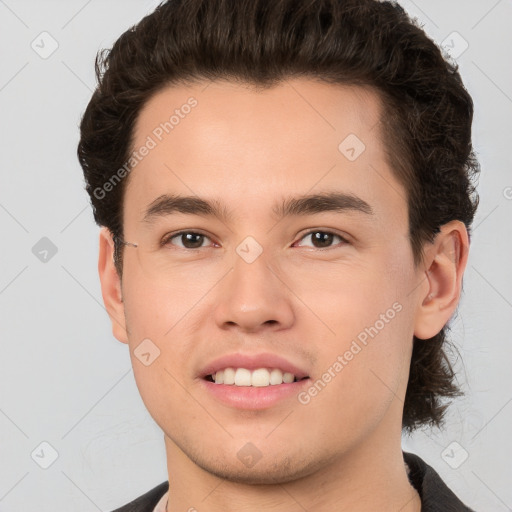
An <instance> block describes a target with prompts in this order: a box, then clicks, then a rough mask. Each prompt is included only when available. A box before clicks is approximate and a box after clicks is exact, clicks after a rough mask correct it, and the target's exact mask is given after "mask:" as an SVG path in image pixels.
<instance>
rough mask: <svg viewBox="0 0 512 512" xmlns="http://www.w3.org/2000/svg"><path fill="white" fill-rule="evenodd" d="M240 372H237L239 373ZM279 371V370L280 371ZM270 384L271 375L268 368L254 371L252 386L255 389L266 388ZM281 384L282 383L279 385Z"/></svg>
mask: <svg viewBox="0 0 512 512" xmlns="http://www.w3.org/2000/svg"><path fill="white" fill-rule="evenodd" d="M238 371H239V370H237V373H238ZM278 371H279V370H278ZM269 384H270V373H269V371H268V370H267V369H266V368H259V369H258V370H254V371H253V372H252V375H251V385H252V386H254V387H264V386H268V385H269ZM279 384H280V383H279Z"/></svg>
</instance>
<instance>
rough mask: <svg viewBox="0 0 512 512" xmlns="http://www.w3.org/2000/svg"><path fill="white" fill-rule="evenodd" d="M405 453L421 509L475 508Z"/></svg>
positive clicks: (158, 492)
mask: <svg viewBox="0 0 512 512" xmlns="http://www.w3.org/2000/svg"><path fill="white" fill-rule="evenodd" d="M403 455H404V460H405V462H406V463H407V465H408V466H409V480H410V482H411V484H412V485H413V486H414V488H415V489H416V490H417V491H418V494H419V495H420V497H421V512H474V510H472V509H470V508H469V507H466V505H464V503H462V501H460V500H459V498H457V496H455V494H454V493H453V492H452V491H451V490H450V489H449V488H448V487H447V486H446V484H445V483H444V482H443V481H442V480H441V477H440V476H439V475H438V474H437V473H436V472H435V471H434V469H433V468H431V467H430V466H429V465H428V464H426V463H425V462H424V461H423V460H422V459H421V458H420V457H418V456H417V455H414V454H413V453H408V452H403ZM168 490H169V482H167V481H166V482H162V483H161V484H159V485H157V486H156V487H154V488H153V489H151V490H150V491H148V492H147V493H146V494H143V495H142V496H139V497H138V498H137V499H136V500H134V501H132V502H130V503H128V504H127V505H125V506H124V507H121V508H118V509H116V510H114V511H113V512H153V510H154V508H155V507H156V505H157V503H158V501H159V500H160V498H161V497H162V496H163V495H164V494H165V493H166V492H167V491H168Z"/></svg>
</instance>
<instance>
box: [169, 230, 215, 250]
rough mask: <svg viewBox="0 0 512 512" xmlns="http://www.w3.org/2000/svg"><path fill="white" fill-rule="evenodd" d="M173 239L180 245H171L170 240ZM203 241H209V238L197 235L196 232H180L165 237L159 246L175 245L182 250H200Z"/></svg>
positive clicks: (200, 234)
mask: <svg viewBox="0 0 512 512" xmlns="http://www.w3.org/2000/svg"><path fill="white" fill-rule="evenodd" d="M174 239H177V240H179V241H180V242H181V245H180V244H179V243H178V244H174V243H173V244H171V240H174ZM205 239H208V240H210V237H208V236H206V235H204V234H203V233H197V232H196V231H180V232H179V233H175V234H174V235H170V236H167V237H165V238H164V239H163V240H162V242H161V244H162V246H166V245H177V246H178V247H181V248H182V249H201V248H202V247H203V242H204V241H205Z"/></svg>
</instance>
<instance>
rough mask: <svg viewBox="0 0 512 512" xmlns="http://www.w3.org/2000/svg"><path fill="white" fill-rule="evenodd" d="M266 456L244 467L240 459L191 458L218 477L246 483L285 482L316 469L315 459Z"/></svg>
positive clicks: (301, 476) (306, 474)
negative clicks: (276, 458)
mask: <svg viewBox="0 0 512 512" xmlns="http://www.w3.org/2000/svg"><path fill="white" fill-rule="evenodd" d="M189 457H190V455H189ZM265 457H266V456H263V457H262V458H261V459H260V460H259V461H258V462H256V464H254V466H252V467H244V464H243V463H242V462H240V461H239V460H238V459H235V460H234V461H233V462H231V461H219V460H204V459H202V458H197V459H195V458H193V457H190V458H191V460H192V461H193V462H194V463H195V464H196V465H197V466H199V467H200V468H201V469H203V470H204V471H206V472H208V473H210V474H212V475H214V476H216V477H218V478H222V479H223V480H227V481H229V482H234V483H237V484H246V485H271V484H273V485H275V484H285V483H287V482H292V481H295V480H298V479H300V478H303V477H306V476H308V475H310V474H312V473H313V472H314V471H315V466H316V464H314V463H313V461H306V460H300V459H294V460H291V459H290V458H289V457H285V458H282V459H280V460H272V461H268V460H266V461H265ZM267 457H268V456H267Z"/></svg>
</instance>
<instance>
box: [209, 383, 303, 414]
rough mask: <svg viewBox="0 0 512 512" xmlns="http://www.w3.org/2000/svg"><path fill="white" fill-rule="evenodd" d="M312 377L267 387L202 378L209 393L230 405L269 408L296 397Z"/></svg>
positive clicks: (256, 408)
mask: <svg viewBox="0 0 512 512" xmlns="http://www.w3.org/2000/svg"><path fill="white" fill-rule="evenodd" d="M309 380H310V379H303V380H300V381H298V382H290V383H289V384H274V385H271V386H265V387H263V386H262V387H253V386H235V385H227V384H215V383H214V382H210V381H208V380H205V379H201V383H202V385H203V386H204V388H205V390H206V392H207V393H209V394H211V395H212V396H213V397H214V398H216V399H217V400H219V401H220V402H222V403H223V404H226V405H228V406H230V407H235V408H237V409H252V410H259V409H268V408H270V407H272V406H274V405H276V404H278V403H279V402H281V401H283V400H286V399H289V398H291V397H296V396H297V395H298V394H299V393H300V392H301V391H302V390H303V389H304V388H305V387H306V386H308V385H309Z"/></svg>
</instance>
